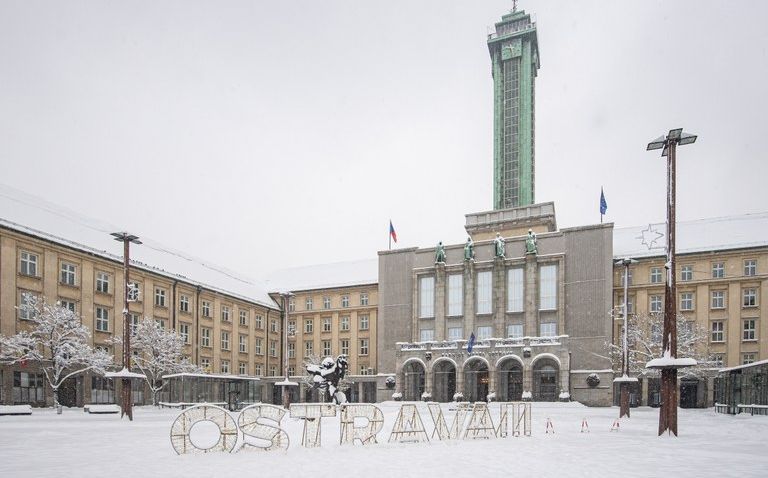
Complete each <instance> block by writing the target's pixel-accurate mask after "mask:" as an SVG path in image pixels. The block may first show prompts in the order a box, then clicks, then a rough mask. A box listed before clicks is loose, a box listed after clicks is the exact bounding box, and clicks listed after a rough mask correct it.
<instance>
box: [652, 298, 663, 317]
mask: <svg viewBox="0 0 768 478" xmlns="http://www.w3.org/2000/svg"><path fill="white" fill-rule="evenodd" d="M661 308H662V300H661V296H660V295H652V296H651V299H650V308H649V310H650V311H651V313H656V314H658V313H661Z"/></svg>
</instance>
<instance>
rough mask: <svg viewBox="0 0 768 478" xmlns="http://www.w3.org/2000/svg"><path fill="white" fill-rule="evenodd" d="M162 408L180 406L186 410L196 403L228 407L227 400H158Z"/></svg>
mask: <svg viewBox="0 0 768 478" xmlns="http://www.w3.org/2000/svg"><path fill="white" fill-rule="evenodd" d="M157 404H158V405H160V408H179V409H181V410H184V409H185V408H187V407H193V406H195V405H216V406H218V407H226V406H227V402H158V403H157Z"/></svg>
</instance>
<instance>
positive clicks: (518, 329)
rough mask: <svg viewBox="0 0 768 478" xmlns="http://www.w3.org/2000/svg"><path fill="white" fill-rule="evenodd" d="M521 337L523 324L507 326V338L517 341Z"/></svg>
mask: <svg viewBox="0 0 768 478" xmlns="http://www.w3.org/2000/svg"><path fill="white" fill-rule="evenodd" d="M522 336H523V324H509V325H508V326H507V337H509V338H512V339H519V338H522Z"/></svg>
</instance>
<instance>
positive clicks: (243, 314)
mask: <svg viewBox="0 0 768 478" xmlns="http://www.w3.org/2000/svg"><path fill="white" fill-rule="evenodd" d="M240 325H242V326H245V327H248V311H247V310H241V311H240Z"/></svg>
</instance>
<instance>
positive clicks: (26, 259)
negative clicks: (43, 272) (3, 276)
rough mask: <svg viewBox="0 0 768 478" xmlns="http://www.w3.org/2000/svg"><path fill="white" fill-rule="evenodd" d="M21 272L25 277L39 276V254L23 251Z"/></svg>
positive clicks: (20, 265)
mask: <svg viewBox="0 0 768 478" xmlns="http://www.w3.org/2000/svg"><path fill="white" fill-rule="evenodd" d="M19 272H21V273H22V274H23V275H25V276H35V277H36V276H37V254H32V253H31V252H26V251H21V263H20V264H19Z"/></svg>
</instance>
